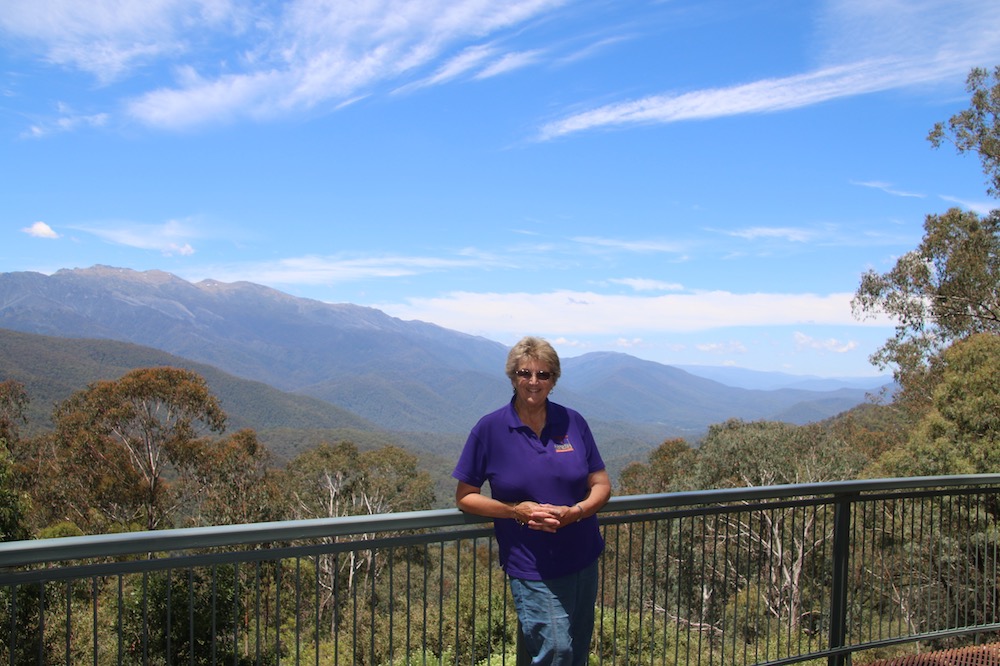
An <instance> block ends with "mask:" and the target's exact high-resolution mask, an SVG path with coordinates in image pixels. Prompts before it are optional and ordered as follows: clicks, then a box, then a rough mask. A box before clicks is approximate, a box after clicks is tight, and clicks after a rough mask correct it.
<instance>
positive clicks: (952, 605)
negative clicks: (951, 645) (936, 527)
mask: <svg viewBox="0 0 1000 666" xmlns="http://www.w3.org/2000/svg"><path fill="white" fill-rule="evenodd" d="M955 522H956V521H955V495H953V494H952V495H949V496H948V535H949V538H948V541H949V543H950V544H951V546H952V548H951V550H952V551H954V543H955V542H956V541H957V540H958V539H957V537H956V529H957V528H956V525H955ZM951 560H952V558H951V557H948V558H947V559H945V560H944V561H945V562H950V561H951ZM954 570H955V567H954V565H953V564H952V565H951V566H950V567H949V571H948V584H947V585H946V586H945V590H947V592H948V596H947V600H948V610H949V613H948V615H950V616H951V618H952V621H951V623H952V625H953V626H954V627H957V626H958V625H959V622H960V620H959V614H960V613H961V609H960V607H959V603H958V600H957V599H953V596H952V595H953V590H954V589H955V588H956V587H957V582H958V581H956V580H954V578H955V576H954V575H953V574H954ZM951 628H952V627H948V629H951Z"/></svg>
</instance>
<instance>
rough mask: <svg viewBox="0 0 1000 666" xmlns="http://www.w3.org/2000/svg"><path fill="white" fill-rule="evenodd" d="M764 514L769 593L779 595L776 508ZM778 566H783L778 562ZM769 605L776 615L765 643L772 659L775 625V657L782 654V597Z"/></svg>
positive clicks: (765, 511) (768, 656) (767, 652)
mask: <svg viewBox="0 0 1000 666" xmlns="http://www.w3.org/2000/svg"><path fill="white" fill-rule="evenodd" d="M762 513H763V514H765V515H767V516H769V519H768V520H767V523H766V527H767V530H768V535H767V548H768V552H767V584H768V588H769V589H768V592H767V593H768V594H769V595H777V594H780V588H779V587H778V586H777V585H776V584H775V583H776V582H778V581H776V580H775V578H774V575H775V574H774V568H775V552H774V550H775V544H774V509H765V510H764V511H762ZM777 566H779V567H780V566H781V563H780V562H778V564H777ZM769 605H770V606H771V607H772V608H773V610H772V611H771V613H772V614H773V615H774V622H773V623H772V622H768V623H767V641H765V643H764V659H765V660H769V659H771V657H772V655H771V628H772V626H773V627H774V633H775V634H777V639H776V641H775V646H774V655H773V656H774V658H778V657H779V656H780V655H781V598H780V596H776V597H775V598H774V599H772V600H771V602H770V603H769Z"/></svg>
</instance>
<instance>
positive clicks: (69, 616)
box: [64, 579, 73, 664]
mask: <svg viewBox="0 0 1000 666" xmlns="http://www.w3.org/2000/svg"><path fill="white" fill-rule="evenodd" d="M72 620H73V581H72V579H71V580H67V581H66V619H65V620H64V622H65V623H66V624H65V626H66V630H65V634H66V636H65V638H64V641H65V643H64V645H65V647H64V650H65V655H66V656H65V659H66V663H67V664H68V663H69V655H70V638H71V637H72V627H73V623H72Z"/></svg>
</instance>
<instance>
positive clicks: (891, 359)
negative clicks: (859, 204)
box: [852, 208, 1000, 409]
mask: <svg viewBox="0 0 1000 666" xmlns="http://www.w3.org/2000/svg"><path fill="white" fill-rule="evenodd" d="M924 232H925V233H924V238H923V240H922V241H921V243H920V246H919V247H918V248H917V249H916V250H913V251H911V252H908V253H906V254H904V255H903V256H902V257H900V258H899V260H897V262H896V265H895V266H894V267H893V269H892V270H890V271H889V272H888V273H885V274H878V273H876V272H875V271H868V272H867V273H865V274H864V275H863V276H862V278H861V284H860V286H859V287H858V290H857V292H856V293H855V296H854V300H853V301H852V307H853V308H854V311H855V313H856V314H858V315H860V316H864V317H867V316H875V315H876V314H879V313H882V314H886V315H888V316H889V317H890V318H892V319H894V320H895V321H896V322H897V323H896V330H895V335H894V336H893V337H892V338H891V339H889V340H888V341H887V342H886V343H885V344H884V345H883V346H882V347H881V348H880V349H879V350H878V351H877V352H876V353H875V354H874V355H873V356H872V362H873V363H875V364H876V365H878V366H879V367H880V368H885V367H888V366H890V365H892V366H895V369H894V375H895V378H896V380H897V382H899V384H900V385H901V386H902V387H903V398H904V399H908V400H910V401H911V402H913V403H914V404H915V405H916V406H917V408H918V409H919V408H920V407H921V406H922V405H925V404H926V402H927V401H928V400H929V398H930V395H931V393H932V391H933V386H934V385H935V384H936V382H937V380H938V378H939V369H938V368H937V359H938V358H939V355H940V353H941V352H942V351H943V350H944V349H945V348H947V346H948V345H950V344H951V343H952V342H954V341H956V340H961V339H963V338H965V337H968V336H970V335H973V334H975V333H981V332H992V333H997V332H1000V292H998V289H997V286H998V284H1000V211H994V212H993V213H991V214H990V215H988V216H986V217H984V218H980V217H979V215H977V214H976V213H973V212H971V211H962V210H959V209H957V208H952V209H951V210H949V211H948V212H947V213H945V214H944V215H928V216H927V220H926V221H925V223H924Z"/></svg>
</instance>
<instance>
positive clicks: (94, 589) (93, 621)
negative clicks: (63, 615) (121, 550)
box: [11, 576, 170, 666]
mask: <svg viewBox="0 0 1000 666" xmlns="http://www.w3.org/2000/svg"><path fill="white" fill-rule="evenodd" d="M97 590H98V587H97V576H91V577H90V595H91V608H92V610H91V619H90V621H91V624H92V627H91V634H92V636H93V641H94V645H93V648H92V652H93V655H94V662H93V664H94V666H97V653H98V645H97V643H98V635H97V603H98V602H97ZM168 608H169V606H168ZM11 645H13V642H12V643H11ZM167 666H170V662H169V661H168V662H167Z"/></svg>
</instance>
